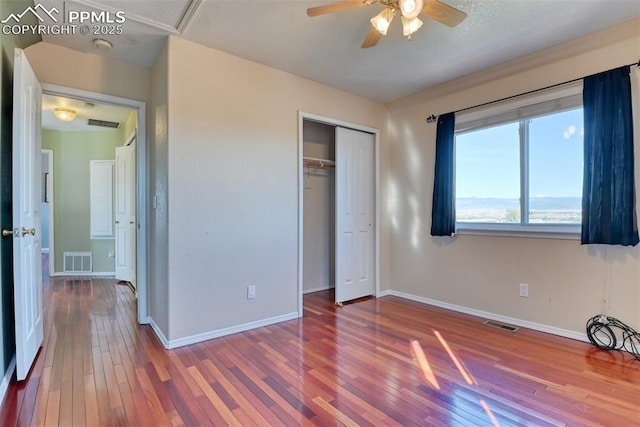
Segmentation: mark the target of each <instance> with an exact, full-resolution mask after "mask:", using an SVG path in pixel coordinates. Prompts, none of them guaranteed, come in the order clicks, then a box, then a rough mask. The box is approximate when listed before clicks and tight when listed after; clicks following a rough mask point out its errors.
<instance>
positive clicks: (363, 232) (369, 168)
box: [335, 127, 375, 303]
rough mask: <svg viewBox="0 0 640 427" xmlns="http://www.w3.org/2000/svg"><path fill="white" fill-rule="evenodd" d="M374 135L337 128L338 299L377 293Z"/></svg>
mask: <svg viewBox="0 0 640 427" xmlns="http://www.w3.org/2000/svg"><path fill="white" fill-rule="evenodd" d="M374 144H375V140H374V136H373V135H372V134H369V133H366V132H360V131H356V130H352V129H345V128H340V127H337V128H336V193H335V194H336V281H335V283H336V285H335V286H336V289H335V300H336V302H337V303H341V302H344V301H349V300H352V299H356V298H360V297H363V296H367V295H373V294H374V293H375V275H374V245H375V239H374V230H375V227H374V223H373V222H374V220H375V215H374V182H373V167H374Z"/></svg>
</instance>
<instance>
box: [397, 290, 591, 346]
mask: <svg viewBox="0 0 640 427" xmlns="http://www.w3.org/2000/svg"><path fill="white" fill-rule="evenodd" d="M388 295H393V296H396V297H400V298H405V299H408V300H411V301H416V302H420V303H423V304H428V305H433V306H436V307H440V308H445V309H447V310H452V311H457V312H459V313H464V314H470V315H472V316H476V317H482V318H484V319H489V320H496V321H498V322H503V323H508V324H511V325H515V326H520V327H523V328H528V329H533V330H534V331H540V332H546V333H548V334H552V335H558V336H561V337H564V338H571V339H574V340H577V341H585V342H589V338H588V337H587V334H586V333H584V334H583V333H579V332H575V331H570V330H568V329H561V328H556V327H554V326H549V325H543V324H542V323H535V322H529V321H527V320H522V319H516V318H515V317H508V316H503V315H501V314H495V313H490V312H488V311H482V310H476V309H474V308H469V307H464V306H461V305H455V304H450V303H448V302H442V301H437V300H433V299H430V298H425V297H420V296H417V295H413V294H408V293H406V292H400V291H393V290H392V291H390V292H389V294H388Z"/></svg>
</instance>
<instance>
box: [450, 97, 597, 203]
mask: <svg viewBox="0 0 640 427" xmlns="http://www.w3.org/2000/svg"><path fill="white" fill-rule="evenodd" d="M583 132H584V127H583V123H582V109H581V108H580V109H576V110H570V111H565V112H562V113H557V114H554V115H549V116H542V117H537V118H534V119H532V120H531V124H530V127H529V137H530V138H529V139H530V151H529V172H530V173H529V175H530V181H529V186H530V187H529V194H530V196H531V197H541V196H549V197H580V196H581V195H582V150H583V148H582V136H583ZM519 171H520V154H519V138H518V123H512V124H507V125H501V126H496V127H492V128H488V129H483V130H481V131H476V132H471V133H466V134H462V135H458V136H457V137H456V196H457V197H496V198H518V197H520V178H519V176H520V172H519Z"/></svg>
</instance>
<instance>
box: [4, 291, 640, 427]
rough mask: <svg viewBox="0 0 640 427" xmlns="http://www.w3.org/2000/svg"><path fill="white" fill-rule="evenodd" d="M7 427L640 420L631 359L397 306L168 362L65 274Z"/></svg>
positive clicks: (327, 318) (197, 348) (307, 322)
mask: <svg viewBox="0 0 640 427" xmlns="http://www.w3.org/2000/svg"><path fill="white" fill-rule="evenodd" d="M45 294H46V298H45V299H46V307H45V316H46V317H45V343H44V347H43V348H42V350H41V352H40V354H39V356H38V359H37V361H36V364H35V365H34V368H33V370H32V372H31V375H30V377H29V378H28V380H27V381H24V382H22V383H20V384H16V383H15V382H14V383H12V384H11V386H10V388H9V391H8V392H7V396H6V398H5V401H4V403H3V405H2V409H1V410H0V425H2V426H12V425H21V426H29V425H60V426H81V425H105V426H107V425H108V426H110V425H123V426H124V425H132V426H159V425H185V426H197V425H259V426H264V425H376V426H379V425H385V426H386V425H403V426H408V425H429V426H431V425H447V426H451V425H455V426H457V425H459V426H469V425H481V426H484V425H488V426H492V425H501V426H511V425H514V426H515V425H535V426H544V425H572V426H577V425H585V426H596V425H605V426H637V425H640V411H639V404H640V362H638V361H637V360H635V359H634V358H633V357H631V356H630V355H628V354H625V353H620V352H605V351H601V350H598V349H596V348H594V347H592V346H591V345H590V344H586V343H581V342H576V341H572V340H568V339H563V338H559V337H555V336H551V335H546V334H543V333H539V332H534V331H530V330H525V329H521V330H520V331H518V332H517V333H509V332H505V331H502V330H498V329H495V328H491V327H488V326H484V325H482V324H481V321H482V319H478V318H474V317H471V316H466V315H462V314H458V313H452V312H448V311H446V310H442V309H438V308H434V307H430V306H426V305H422V304H418V303H414V302H411V301H406V300H403V299H399V298H395V297H384V298H380V299H377V300H376V299H365V300H361V301H358V302H357V303H353V304H347V305H345V306H344V307H342V308H336V307H334V306H333V305H332V304H331V295H330V293H329V292H320V293H315V294H310V295H307V296H305V298H304V301H305V316H304V318H303V319H300V320H293V321H288V322H283V323H280V324H277V325H273V326H269V327H264V328H260V329H256V330H253V331H249V332H245V333H239V334H235V335H231V336H227V337H223V338H219V339H215V340H210V341H207V342H204V343H201V344H196V345H191V346H188V347H183V348H179V349H175V350H171V351H166V350H164V349H163V348H162V346H161V345H160V344H159V342H158V341H157V339H156V338H155V336H154V334H153V332H152V331H151V329H150V328H149V327H148V326H139V325H136V324H135V302H134V301H133V299H132V295H131V291H130V290H129V288H128V287H126V286H121V285H117V284H115V281H113V280H107V279H93V280H90V279H64V278H56V279H52V280H51V282H50V283H49V284H48V285H47V286H46V290H45Z"/></svg>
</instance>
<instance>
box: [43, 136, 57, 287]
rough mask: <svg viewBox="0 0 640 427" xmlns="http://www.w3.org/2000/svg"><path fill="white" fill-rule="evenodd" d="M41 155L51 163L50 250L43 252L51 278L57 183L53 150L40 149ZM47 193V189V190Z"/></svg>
mask: <svg viewBox="0 0 640 427" xmlns="http://www.w3.org/2000/svg"><path fill="white" fill-rule="evenodd" d="M40 152H41V153H45V154H46V155H47V159H48V161H49V164H48V169H49V186H50V187H51V194H50V196H51V197H50V198H49V201H48V202H47V204H48V205H49V248H47V250H46V252H45V250H44V249H43V250H42V252H43V253H48V254H49V276H51V272H53V271H54V270H55V269H56V267H55V266H56V264H55V255H56V252H55V245H54V244H55V240H54V239H55V227H54V224H55V220H54V209H53V206H54V203H55V200H54V199H55V181H54V179H53V178H54V177H53V150H51V149H49V148H42V149H40ZM45 191H46V189H45Z"/></svg>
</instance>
